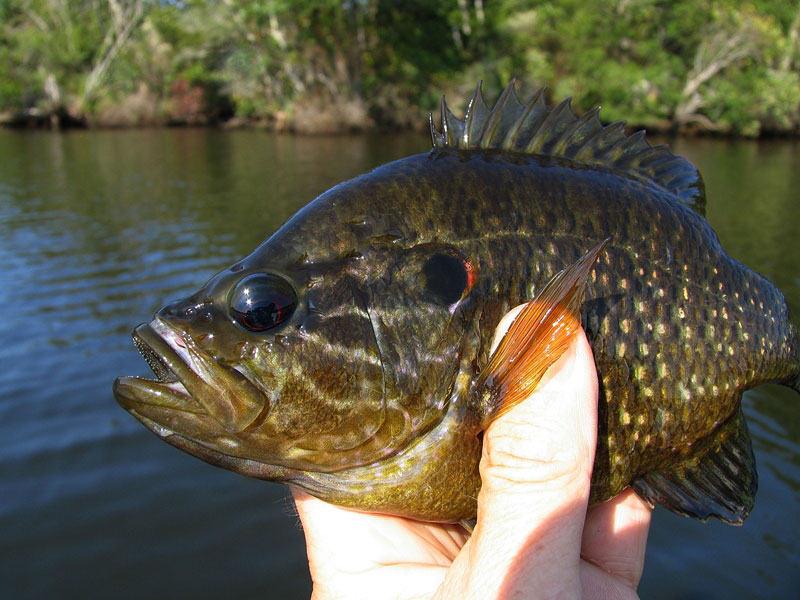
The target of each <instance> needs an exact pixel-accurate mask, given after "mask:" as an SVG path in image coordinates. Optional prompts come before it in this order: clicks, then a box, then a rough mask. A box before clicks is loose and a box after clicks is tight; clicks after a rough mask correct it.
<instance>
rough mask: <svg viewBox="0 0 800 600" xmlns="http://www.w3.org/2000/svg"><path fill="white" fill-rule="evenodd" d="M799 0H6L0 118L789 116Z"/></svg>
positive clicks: (735, 123)
mask: <svg viewBox="0 0 800 600" xmlns="http://www.w3.org/2000/svg"><path fill="white" fill-rule="evenodd" d="M799 34H800V0H792V1H790V0H750V1H747V2H741V1H735V0H599V1H596V2H585V1H584V0H554V1H549V2H544V1H539V0H441V1H437V0H405V1H399V0H317V1H302V0H218V1H202V2H201V1H195V0H185V1H177V0H171V1H166V0H162V1H157V0H0V122H2V123H5V124H8V125H23V126H26V125H27V126H29V125H36V126H49V127H64V126H70V125H72V126H74V125H78V126H144V125H164V124H192V125H194V124H217V123H224V124H228V125H246V124H256V125H260V126H264V127H269V128H273V129H276V130H281V131H287V130H288V131H295V132H304V133H331V132H341V131H351V130H365V129H373V128H407V127H412V128H419V127H421V126H423V125H425V121H424V116H425V115H426V113H427V112H428V111H431V110H433V109H434V108H435V107H436V106H437V105H438V103H439V100H440V95H441V93H442V92H446V93H447V95H448V97H450V98H451V99H452V100H455V101H456V102H453V104H455V105H456V106H459V102H458V101H460V100H461V99H462V98H466V97H468V96H469V94H470V93H471V90H472V88H473V87H474V85H475V83H476V82H477V81H478V80H483V81H484V90H485V92H486V95H487V97H488V98H489V99H490V100H492V99H494V98H495V97H496V96H497V94H498V93H499V91H500V90H501V89H502V87H503V86H504V85H505V84H506V83H507V82H508V80H509V79H510V78H511V77H518V78H520V84H518V87H517V91H518V93H519V94H520V96H521V97H523V98H524V97H525V96H526V95H528V94H530V93H532V92H533V91H534V90H535V89H536V88H538V87H539V86H542V85H547V86H548V88H549V91H548V96H549V98H550V100H551V101H553V100H556V101H557V100H561V99H562V98H564V97H566V96H573V97H574V101H573V105H574V106H575V108H576V110H578V111H581V110H587V109H589V108H592V107H594V106H597V105H602V106H603V107H604V109H603V112H602V113H601V117H602V118H603V120H604V121H606V122H610V121H616V120H619V119H627V120H628V121H629V123H630V124H631V125H635V126H644V127H647V128H648V129H651V130H659V131H672V132H675V131H680V132H689V133H696V132H709V133H718V134H729V135H741V136H751V137H755V136H759V135H797V133H798V132H800V41H799V40H798V37H799Z"/></svg>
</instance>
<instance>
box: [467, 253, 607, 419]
mask: <svg viewBox="0 0 800 600" xmlns="http://www.w3.org/2000/svg"><path fill="white" fill-rule="evenodd" d="M607 242H608V240H605V241H604V242H602V243H601V244H599V245H598V246H597V247H595V248H594V249H592V250H590V251H589V252H587V253H586V254H585V255H584V256H583V257H582V258H581V259H580V260H578V261H577V262H576V263H574V264H572V265H570V266H569V267H567V268H566V269H564V270H563V271H560V272H559V273H557V274H556V275H555V276H554V277H553V278H552V279H551V280H550V281H549V282H548V283H547V285H545V286H544V288H542V290H541V292H539V293H538V294H537V295H536V297H535V298H534V299H533V300H531V301H530V302H528V304H527V305H525V308H523V309H522V311H520V313H519V314H518V315H517V317H516V319H514V322H513V323H512V324H511V326H510V327H509V328H508V331H507V332H506V334H505V336H504V337H503V338H502V339H501V340H500V343H499V344H498V346H497V348H496V349H495V351H494V353H493V354H492V356H491V358H490V359H489V363H488V364H487V366H486V368H485V369H484V370H483V372H482V373H481V376H480V377H479V378H478V380H477V381H476V391H477V393H478V394H479V397H480V398H481V402H482V405H483V407H484V419H483V426H484V427H486V426H488V425H489V423H491V421H492V420H494V419H496V418H497V417H499V416H500V415H502V414H503V413H505V412H506V411H508V410H510V409H511V408H513V407H514V406H515V405H516V404H518V403H519V402H521V401H522V400H524V399H525V398H526V397H527V396H529V395H530V394H531V393H532V392H533V390H534V389H535V388H536V385H537V384H538V383H539V381H540V380H541V379H542V376H543V375H544V373H545V371H547V369H548V368H549V367H550V366H551V365H552V364H553V363H555V362H556V361H557V360H558V359H559V358H560V357H561V355H562V354H563V353H564V351H565V350H566V349H567V348H568V347H569V345H570V343H571V341H572V337H573V336H574V335H575V333H576V332H577V331H578V330H579V329H580V326H581V316H580V307H581V304H582V302H583V295H584V290H585V287H586V281H587V279H588V277H589V273H590V272H591V270H592V267H593V266H594V262H595V260H596V259H597V257H598V255H599V254H600V252H602V250H603V248H604V247H605V245H606V243H607Z"/></svg>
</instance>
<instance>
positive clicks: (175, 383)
mask: <svg viewBox="0 0 800 600" xmlns="http://www.w3.org/2000/svg"><path fill="white" fill-rule="evenodd" d="M131 337H132V339H133V344H134V346H136V349H137V350H139V353H140V354H141V355H142V357H143V358H144V359H145V361H146V362H147V364H148V365H149V366H150V368H151V369H152V371H153V373H154V374H155V376H156V379H149V378H145V377H128V376H125V377H118V378H117V380H116V381H115V382H114V396H115V398H116V400H117V402H119V404H120V405H121V406H122V407H123V408H124V409H125V410H127V411H129V412H137V413H138V412H139V411H138V409H139V407H140V406H141V405H151V406H157V407H160V408H165V409H171V410H175V411H180V412H188V413H196V414H206V411H205V410H204V409H203V407H202V405H201V404H200V403H199V402H197V401H196V400H194V399H193V398H192V395H191V394H190V393H189V392H188V391H187V389H186V386H185V385H184V384H183V383H182V382H183V381H185V380H186V379H187V378H188V377H192V376H194V373H193V371H192V369H191V367H190V366H189V364H188V362H187V360H186V359H185V358H184V357H183V356H181V354H182V352H181V351H180V348H184V349H185V344H184V343H183V342H182V340H181V338H180V335H179V334H178V333H177V332H175V331H174V330H173V329H172V328H171V327H169V325H167V324H166V323H164V321H163V320H162V319H160V318H159V317H156V319H154V320H153V321H152V322H150V323H142V324H141V325H139V326H138V327H136V329H134V330H133V333H132V334H131Z"/></svg>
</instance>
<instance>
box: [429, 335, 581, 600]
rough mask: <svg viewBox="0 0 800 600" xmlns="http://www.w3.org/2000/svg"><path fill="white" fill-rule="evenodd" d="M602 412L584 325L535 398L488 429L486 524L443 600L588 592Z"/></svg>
mask: <svg viewBox="0 0 800 600" xmlns="http://www.w3.org/2000/svg"><path fill="white" fill-rule="evenodd" d="M596 415H597V376H596V371H595V368H594V360H593V358H592V354H591V349H590V347H589V344H588V342H587V340H586V337H585V335H584V334H583V332H582V331H581V332H580V333H579V335H577V336H576V339H575V341H574V342H573V344H572V345H571V346H570V348H569V350H567V352H566V353H565V354H564V356H562V357H561V359H559V361H558V362H556V364H554V365H553V366H552V367H551V368H550V370H549V371H548V374H547V375H546V376H545V378H544V379H543V380H542V382H541V383H540V385H539V387H538V388H537V390H536V391H535V392H534V393H533V394H532V395H531V397H529V398H528V399H526V400H525V401H524V402H522V403H521V404H519V405H518V406H516V407H515V408H514V409H512V410H510V411H509V412H508V413H506V414H505V415H503V416H502V417H500V418H499V419H497V420H496V421H495V422H494V423H492V425H491V426H490V427H489V428H488V429H487V431H486V432H485V436H484V452H483V457H482V460H481V478H482V488H481V492H480V496H479V499H478V522H477V525H476V528H475V532H474V534H473V537H472V538H471V539H470V540H469V542H468V543H467V545H466V546H465V547H464V550H462V553H461V554H460V555H459V556H458V558H457V559H456V561H455V562H454V563H453V567H451V571H450V573H449V574H448V577H447V578H446V580H445V584H444V585H443V587H442V588H441V590H440V594H441V597H442V598H446V597H460V598H461V597H463V598H471V597H475V598H478V597H480V598H505V597H512V596H514V594H520V593H521V594H523V595H525V594H528V595H530V593H531V590H537V594H538V596H539V597H548V596H553V597H555V596H560V595H564V596H565V597H579V595H580V577H579V569H580V544H581V537H582V531H583V525H584V518H585V515H586V507H587V504H588V497H589V486H590V481H591V470H592V463H593V461H594V448H595V443H596V435H597V434H596V431H597V422H596V419H597V416H596ZM476 590H478V591H477V592H476ZM476 594H477V595H476Z"/></svg>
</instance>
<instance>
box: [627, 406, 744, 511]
mask: <svg viewBox="0 0 800 600" xmlns="http://www.w3.org/2000/svg"><path fill="white" fill-rule="evenodd" d="M631 487H633V489H634V490H636V493H637V494H639V496H641V497H642V498H643V499H644V500H646V501H647V502H649V503H650V504H651V505H654V504H656V503H657V504H661V505H663V506H664V507H666V508H668V509H669V510H671V511H672V512H674V513H678V514H679V515H684V516H690V517H694V518H695V519H700V520H701V521H705V520H707V519H708V518H709V517H717V518H718V519H721V520H722V521H725V522H726V523H731V524H732V525H741V524H742V522H743V521H744V520H745V519H746V518H747V515H749V514H750V510H751V509H752V508H753V504H754V502H755V496H756V490H757V489H758V475H757V473H756V463H755V457H754V456H753V448H752V444H751V442H750V436H749V434H748V433H747V424H746V423H745V420H744V415H743V414H742V408H741V406H740V407H739V409H738V410H737V412H736V414H734V415H733V416H732V417H731V418H730V419H729V420H728V422H727V423H725V425H723V426H722V428H721V429H720V430H719V431H718V432H717V433H716V434H715V435H714V436H713V437H712V438H711V439H709V440H708V441H706V443H705V444H703V445H702V446H701V447H700V448H698V449H697V451H696V452H695V453H694V455H693V456H692V457H691V458H690V459H689V460H687V461H685V462H683V463H681V464H680V465H678V466H677V467H674V468H672V469H668V470H663V471H655V472H653V473H648V474H647V475H645V476H643V477H641V478H639V479H637V480H635V481H634V482H633V483H632V484H631Z"/></svg>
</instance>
